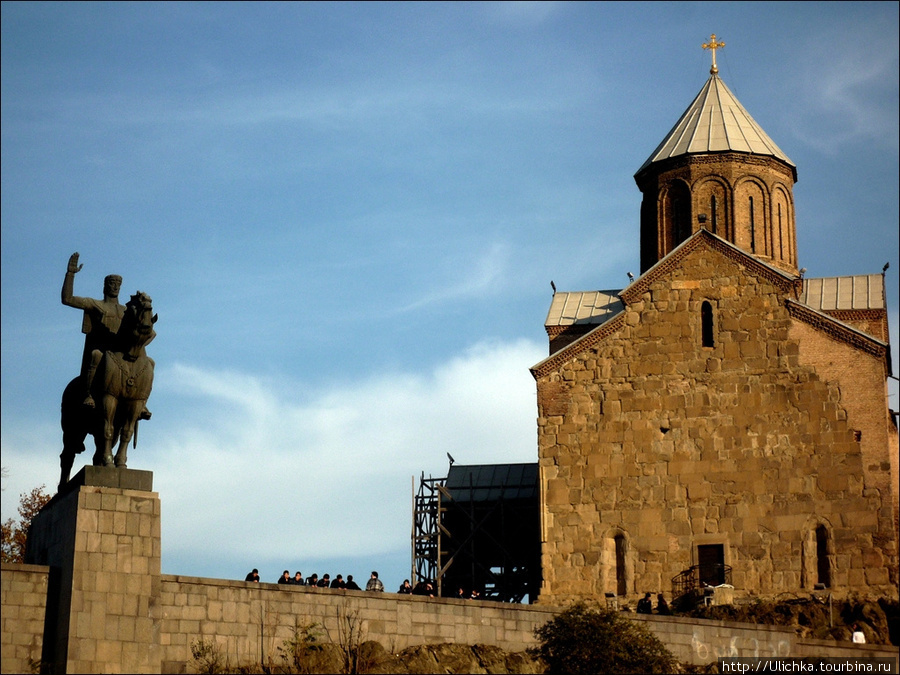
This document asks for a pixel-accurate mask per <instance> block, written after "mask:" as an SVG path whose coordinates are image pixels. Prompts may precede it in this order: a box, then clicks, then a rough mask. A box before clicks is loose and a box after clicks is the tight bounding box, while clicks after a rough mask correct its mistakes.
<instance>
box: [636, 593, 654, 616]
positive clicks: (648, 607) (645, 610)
mask: <svg viewBox="0 0 900 675" xmlns="http://www.w3.org/2000/svg"><path fill="white" fill-rule="evenodd" d="M637 613H638V614H653V601H652V600H650V594H649V593H647V595H645V596H644V597H643V598H641V599H640V600H638V604H637Z"/></svg>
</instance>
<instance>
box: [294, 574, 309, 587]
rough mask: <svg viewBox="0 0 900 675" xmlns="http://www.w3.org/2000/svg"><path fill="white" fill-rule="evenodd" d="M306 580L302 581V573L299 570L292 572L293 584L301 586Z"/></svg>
mask: <svg viewBox="0 0 900 675" xmlns="http://www.w3.org/2000/svg"><path fill="white" fill-rule="evenodd" d="M305 583H306V582H305V581H303V575H302V574H301V573H300V572H297V573H296V574H294V586H303V585H304V584H305Z"/></svg>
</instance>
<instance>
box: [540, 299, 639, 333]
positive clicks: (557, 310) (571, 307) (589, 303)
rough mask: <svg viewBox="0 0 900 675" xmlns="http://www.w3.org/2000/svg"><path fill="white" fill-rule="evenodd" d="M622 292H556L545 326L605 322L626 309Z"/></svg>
mask: <svg viewBox="0 0 900 675" xmlns="http://www.w3.org/2000/svg"><path fill="white" fill-rule="evenodd" d="M620 292H621V291H618V290H612V291H575V292H569V293H563V292H557V293H554V294H553V300H552V301H551V302H550V309H549V311H548V312H547V319H546V320H545V321H544V326H545V327H546V326H574V325H581V324H597V325H599V324H601V323H604V322H605V321H606V320H607V319H609V318H610V317H612V316H615V315H616V314H618V313H619V312H621V311H622V310H623V309H625V305H624V304H623V303H622V301H621V300H620V299H619V293H620Z"/></svg>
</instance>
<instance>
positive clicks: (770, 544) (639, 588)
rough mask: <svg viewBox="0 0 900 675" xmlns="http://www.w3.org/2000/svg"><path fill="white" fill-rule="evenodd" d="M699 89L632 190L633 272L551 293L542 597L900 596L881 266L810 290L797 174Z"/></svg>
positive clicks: (725, 98)
mask: <svg viewBox="0 0 900 675" xmlns="http://www.w3.org/2000/svg"><path fill="white" fill-rule="evenodd" d="M721 46H724V45H723V44H722V43H717V42H716V38H715V36H712V39H711V41H710V44H708V45H704V47H705V48H709V49H711V50H712V55H713V59H712V62H713V67H712V69H711V70H710V77H709V79H708V80H707V81H706V83H705V84H704V85H703V87H702V89H701V90H700V92H699V94H698V95H697V97H696V98H695V99H694V101H693V102H692V103H691V104H690V106H689V107H688V108H687V110H685V112H684V114H683V115H682V116H681V118H680V119H679V120H678V122H677V123H676V124H675V126H674V128H673V129H672V130H671V131H670V132H669V134H668V135H667V136H666V137H665V138H664V139H663V141H662V143H660V144H659V146H658V147H657V148H656V150H654V151H653V153H652V154H651V155H650V157H649V158H648V159H647V161H646V162H645V163H644V165H643V166H641V167H640V169H639V170H638V172H637V174H636V175H635V181H636V182H637V185H638V187H639V189H640V191H641V193H642V194H643V201H642V204H641V211H640V249H641V253H640V260H641V274H640V275H639V276H637V277H636V278H634V279H633V280H632V281H631V282H630V283H629V285H628V286H627V287H626V288H624V289H620V290H619V289H617V290H589V291H576V292H555V293H554V295H553V300H552V303H551V306H550V310H549V313H548V316H547V320H546V330H547V334H548V336H549V343H550V354H549V357H548V358H547V359H545V360H544V361H542V362H540V363H538V364H537V365H535V366H534V367H533V368H532V374H533V375H534V378H535V380H536V382H537V398H538V422H537V424H538V458H539V486H540V497H539V498H540V516H541V522H540V532H541V568H542V574H543V581H542V586H541V591H540V598H539V602H541V603H548V604H564V603H567V602H570V601H574V600H579V599H585V598H595V599H602V598H604V597H607V598H611V597H612V596H615V597H616V598H617V599H618V600H619V601H620V602H621V600H622V599H623V598H624V599H627V600H631V601H632V602H633V601H634V600H636V599H637V598H638V597H640V596H643V595H644V593H646V592H652V593H654V594H655V593H658V592H662V593H665V594H666V596H667V597H671V594H673V593H674V594H675V595H679V594H681V593H687V592H701V593H702V592H703V591H702V589H704V588H709V587H720V588H722V589H730V588H731V587H733V589H734V590H733V594H734V597H735V598H736V599H740V598H741V597H748V596H758V597H767V596H768V597H772V596H774V595H777V594H781V593H796V594H808V593H810V592H813V591H814V590H817V589H818V590H825V589H827V590H828V591H830V592H833V593H834V594H835V595H847V594H850V593H860V594H872V595H879V596H887V597H893V598H896V597H897V584H898V551H897V524H898V487H897V486H898V483H897V479H898V459H897V457H898V442H897V439H898V436H897V428H896V426H895V424H894V420H893V417H892V413H891V412H890V411H889V409H888V396H887V378H888V376H889V375H890V374H891V362H890V348H889V337H888V327H887V309H886V306H885V289H884V271H883V270H882V271H880V272H879V273H875V274H869V275H861V276H846V277H831V278H824V279H812V278H806V277H805V270H804V269H802V268H801V267H800V262H799V260H798V252H797V237H796V224H795V209H794V199H793V185H794V183H795V182H796V180H797V168H796V166H795V165H794V164H793V162H791V160H790V159H789V158H788V157H787V155H786V154H785V153H784V152H783V151H782V150H781V149H780V148H779V147H778V146H777V145H776V144H775V143H774V142H773V141H772V139H770V138H769V136H768V135H767V134H766V133H765V131H763V129H762V128H761V127H760V126H759V125H758V124H757V123H756V122H755V121H754V120H753V118H752V117H751V116H750V114H749V113H748V112H747V111H746V110H745V109H744V108H743V106H742V105H741V104H740V103H739V102H738V100H737V99H736V98H735V96H734V94H732V93H731V91H730V90H729V89H728V87H726V86H725V83H724V82H723V81H722V80H721V79H720V78H719V75H718V69H717V68H716V62H715V50H716V48H717V47H721Z"/></svg>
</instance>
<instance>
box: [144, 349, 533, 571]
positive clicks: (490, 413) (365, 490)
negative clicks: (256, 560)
mask: <svg viewBox="0 0 900 675" xmlns="http://www.w3.org/2000/svg"><path fill="white" fill-rule="evenodd" d="M543 352H544V350H543V349H542V348H541V347H539V346H538V345H535V344H534V343H532V342H528V341H519V342H516V343H512V344H479V345H476V346H474V347H472V348H471V349H470V350H469V351H467V352H466V353H465V354H462V355H460V356H458V357H456V358H454V359H453V360H451V361H450V362H449V363H446V364H444V365H442V366H441V367H439V368H436V369H434V370H433V372H430V373H425V374H421V373H399V374H388V375H381V376H376V377H370V378H369V379H366V380H364V381H361V382H358V383H353V384H347V385H341V386H338V387H335V388H332V389H328V390H324V391H320V392H318V393H315V394H312V395H309V396H307V397H301V396H297V395H296V394H295V393H293V392H292V391H290V390H288V389H286V388H285V387H284V386H283V385H275V384H274V383H270V382H265V381H263V380H260V379H259V378H256V377H253V376H249V375H245V374H237V373H234V372H215V371H211V370H206V369H200V368H196V367H189V366H184V365H180V366H176V367H174V368H173V369H172V372H171V373H169V374H168V377H164V378H162V379H163V380H166V379H168V380H169V381H170V382H171V387H172V390H173V391H172V392H171V393H172V394H177V392H179V391H180V392H181V394H185V393H186V394H188V395H189V396H191V397H195V398H197V399H198V404H197V408H198V409H202V410H204V413H203V417H202V419H198V420H197V422H196V423H195V424H191V425H189V426H187V427H181V428H177V429H175V428H166V429H158V430H154V438H155V440H154V450H153V452H152V455H153V460H152V461H153V462H154V464H155V466H154V473H155V475H154V488H155V489H156V490H157V491H159V492H160V493H161V495H162V496H163V497H164V499H163V504H164V515H163V548H164V550H166V551H167V553H169V554H174V555H179V554H186V553H187V552H188V551H189V550H190V549H191V548H195V547H196V538H197V536H198V534H199V533H202V534H203V539H204V541H206V542H208V544H207V547H218V548H220V549H221V550H222V553H223V555H234V554H236V553H238V552H239V551H241V550H244V551H247V550H250V551H254V552H255V554H256V555H263V556H265V555H271V556H276V557H277V555H279V554H280V555H283V556H284V557H285V558H286V559H303V558H304V557H306V558H309V557H310V556H320V557H324V556H350V555H355V554H358V553H359V552H360V551H365V552H368V553H370V554H377V553H378V552H385V551H389V550H396V549H397V548H401V549H402V547H403V546H404V545H408V537H409V528H410V523H411V513H410V488H411V477H412V476H418V474H419V473H420V472H421V471H425V472H426V473H431V472H434V473H435V475H437V474H440V473H442V472H443V471H444V470H445V469H446V466H447V464H446V462H447V459H446V454H445V453H447V452H450V453H451V454H452V455H453V456H454V458H455V459H456V460H457V461H458V462H459V463H461V464H467V463H471V464H476V463H494V462H507V461H511V462H530V461H536V459H537V452H536V445H535V443H536V441H535V429H534V425H535V417H536V407H535V399H534V391H535V389H534V381H533V379H532V378H531V375H530V373H529V372H528V368H529V367H530V366H531V365H533V364H534V363H536V362H537V361H539V360H540V359H541V358H543V355H544V354H543ZM164 396H166V393H165V392H164V391H154V397H156V398H157V399H159V398H160V397H164ZM149 435H150V433H149V431H148V432H147V437H148V438H149ZM161 437H164V440H163V441H162V442H160V438H161ZM139 450H140V449H139ZM145 452H146V450H145ZM201 505H202V506H201ZM173 514H174V515H173Z"/></svg>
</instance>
